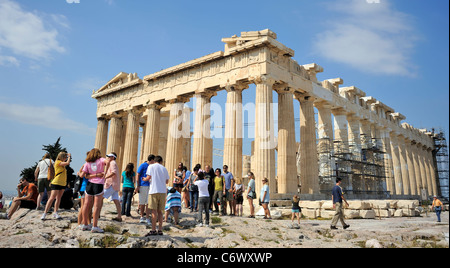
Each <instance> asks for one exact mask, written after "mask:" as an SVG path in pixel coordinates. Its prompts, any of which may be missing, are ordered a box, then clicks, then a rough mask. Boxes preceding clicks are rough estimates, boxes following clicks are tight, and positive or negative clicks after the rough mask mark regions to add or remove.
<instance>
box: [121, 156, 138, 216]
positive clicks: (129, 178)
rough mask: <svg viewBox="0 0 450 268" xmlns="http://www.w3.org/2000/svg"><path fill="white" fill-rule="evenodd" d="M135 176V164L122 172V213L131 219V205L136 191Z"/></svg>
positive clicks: (129, 164) (129, 165) (130, 164)
mask: <svg viewBox="0 0 450 268" xmlns="http://www.w3.org/2000/svg"><path fill="white" fill-rule="evenodd" d="M135 176H136V174H135V173H134V164H133V163H128V165H127V167H126V168H125V171H123V172H122V183H123V185H122V212H123V213H124V214H125V216H127V217H131V203H132V199H133V193H134V189H135V187H134V183H135Z"/></svg>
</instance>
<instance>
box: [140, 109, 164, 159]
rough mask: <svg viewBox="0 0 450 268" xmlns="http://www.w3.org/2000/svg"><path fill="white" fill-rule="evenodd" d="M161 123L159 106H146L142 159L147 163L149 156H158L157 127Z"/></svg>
mask: <svg viewBox="0 0 450 268" xmlns="http://www.w3.org/2000/svg"><path fill="white" fill-rule="evenodd" d="M160 121H161V106H159V105H157V104H150V105H148V106H147V123H146V124H145V138H144V144H143V148H144V150H143V153H142V154H143V157H141V158H142V159H143V160H144V161H147V158H148V156H149V155H151V154H153V155H155V156H156V155H158V154H159V153H158V148H159V126H160Z"/></svg>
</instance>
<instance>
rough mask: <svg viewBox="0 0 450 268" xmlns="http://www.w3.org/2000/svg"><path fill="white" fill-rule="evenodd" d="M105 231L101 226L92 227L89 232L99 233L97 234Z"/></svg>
mask: <svg viewBox="0 0 450 268" xmlns="http://www.w3.org/2000/svg"><path fill="white" fill-rule="evenodd" d="M104 232H105V231H103V230H102V229H101V228H99V227H92V230H91V233H99V234H102V233H104Z"/></svg>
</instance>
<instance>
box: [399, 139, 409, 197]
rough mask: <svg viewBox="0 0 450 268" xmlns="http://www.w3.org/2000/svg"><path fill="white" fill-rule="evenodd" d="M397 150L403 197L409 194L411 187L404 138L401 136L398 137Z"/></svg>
mask: <svg viewBox="0 0 450 268" xmlns="http://www.w3.org/2000/svg"><path fill="white" fill-rule="evenodd" d="M398 148H399V155H400V165H401V171H402V185H403V195H410V194H411V191H410V189H411V185H410V181H409V170H408V168H409V167H408V160H407V154H406V144H405V138H404V137H403V136H399V137H398Z"/></svg>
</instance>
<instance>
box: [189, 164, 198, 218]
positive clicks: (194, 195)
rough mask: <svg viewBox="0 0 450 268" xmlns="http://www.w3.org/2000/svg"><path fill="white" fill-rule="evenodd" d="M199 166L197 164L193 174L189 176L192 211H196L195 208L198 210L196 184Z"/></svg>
mask: <svg viewBox="0 0 450 268" xmlns="http://www.w3.org/2000/svg"><path fill="white" fill-rule="evenodd" d="M199 169H200V168H199V167H198V166H195V168H194V172H193V173H191V176H190V177H189V182H188V184H187V185H188V189H189V200H190V209H191V213H192V212H194V210H195V211H196V212H197V211H198V187H197V185H195V184H194V182H195V180H196V179H197V176H198V173H199Z"/></svg>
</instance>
